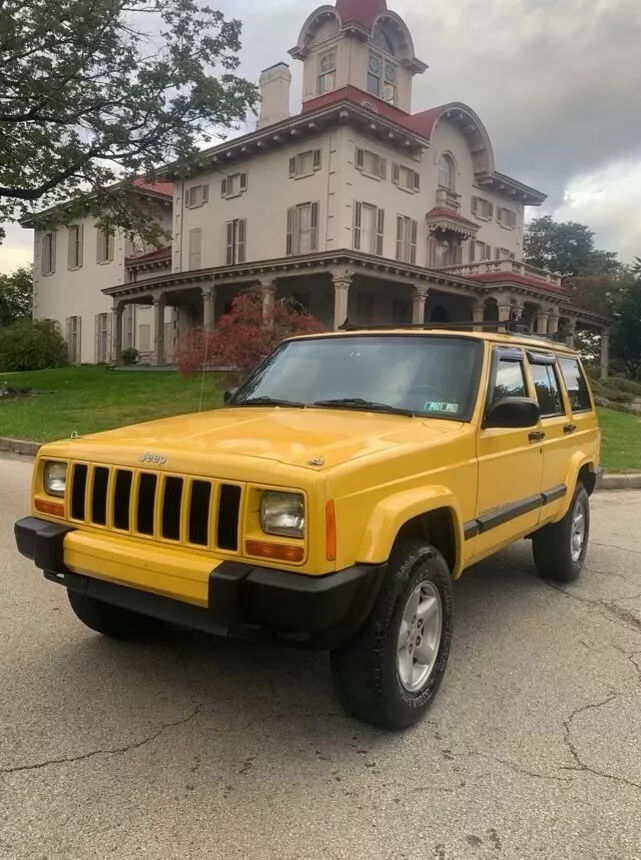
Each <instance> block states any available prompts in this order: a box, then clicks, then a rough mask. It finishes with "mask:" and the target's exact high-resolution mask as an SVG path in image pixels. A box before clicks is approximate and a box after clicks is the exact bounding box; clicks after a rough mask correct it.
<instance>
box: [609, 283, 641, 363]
mask: <svg viewBox="0 0 641 860" xmlns="http://www.w3.org/2000/svg"><path fill="white" fill-rule="evenodd" d="M612 357H613V358H618V359H619V360H620V361H622V362H623V364H624V365H625V368H626V370H627V371H628V374H629V376H630V379H636V378H637V374H638V372H639V369H640V368H641V277H640V278H638V279H637V280H636V281H634V282H633V284H631V285H630V286H629V287H628V289H627V290H626V292H625V295H624V296H623V298H622V300H621V302H620V303H619V307H618V309H617V319H616V321H615V323H614V327H613V329H612Z"/></svg>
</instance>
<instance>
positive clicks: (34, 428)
mask: <svg viewBox="0 0 641 860" xmlns="http://www.w3.org/2000/svg"><path fill="white" fill-rule="evenodd" d="M0 382H6V383H8V384H9V385H14V386H16V387H24V388H31V390H32V392H37V395H36V396H32V397H25V398H22V399H18V400H11V401H5V402H2V401H0V436H8V437H9V438H12V439H24V440H28V441H36V442H50V441H52V440H55V439H63V438H65V437H68V436H70V435H71V433H73V432H74V431H76V432H77V433H79V434H81V435H83V434H85V433H93V432H97V431H99V430H110V429H112V428H114V427H122V426H124V425H126V424H136V423H139V422H142V421H148V420H151V419H153V418H163V417H166V416H169V415H180V414H182V413H186V412H197V411H198V409H199V406H200V399H201V391H202V392H203V399H202V402H203V409H212V408H215V407H218V406H220V405H221V402H222V393H221V388H222V382H221V379H220V377H219V376H216V375H214V374H210V373H208V374H206V375H205V379H204V390H203V380H202V378H200V377H199V378H197V379H189V380H184V379H182V378H181V377H180V376H179V375H178V374H177V373H174V372H167V373H152V372H149V373H146V372H129V373H127V372H125V371H118V372H114V371H110V370H108V369H107V368H105V367H74V368H66V369H64V370H42V371H38V372H34V373H15V374H11V373H9V374H1V375H0Z"/></svg>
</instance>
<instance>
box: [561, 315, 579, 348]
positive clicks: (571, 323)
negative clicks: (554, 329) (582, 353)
mask: <svg viewBox="0 0 641 860" xmlns="http://www.w3.org/2000/svg"><path fill="white" fill-rule="evenodd" d="M564 330H565V343H566V345H567V346H569V347H570V349H574V336H575V334H576V320H575V319H568V321H567V324H566V326H565V329H564Z"/></svg>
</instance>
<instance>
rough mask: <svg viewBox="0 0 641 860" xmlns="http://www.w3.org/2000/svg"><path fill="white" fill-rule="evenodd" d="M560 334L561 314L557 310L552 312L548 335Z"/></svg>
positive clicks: (549, 319)
mask: <svg viewBox="0 0 641 860" xmlns="http://www.w3.org/2000/svg"><path fill="white" fill-rule="evenodd" d="M558 333H559V312H558V311H555V310H551V311H550V316H549V317H548V334H558Z"/></svg>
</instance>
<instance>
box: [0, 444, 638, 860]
mask: <svg viewBox="0 0 641 860" xmlns="http://www.w3.org/2000/svg"><path fill="white" fill-rule="evenodd" d="M29 474H30V466H29V464H28V463H25V462H20V461H17V460H0V596H1V600H0V857H2V858H3V860H4V858H8V860H22V858H29V860H45V858H46V860H53V858H65V860H89V858H100V860H104V859H105V858H109V857H115V858H118V860H130V858H132V860H133V858H143V857H145V858H152V860H173V858H175V859H176V860H194V858H198V860H201V858H202V860H241V858H242V860H246V858H252V860H263V858H268V860H272V858H273V860H316V858H322V860H335V858H349V860H365V859H366V858H367V860H378V858H381V860H432V858H436V860H468V858H469V860H477V858H478V860H482V858H493V860H531V859H532V858H550V860H565V858H572V860H592V858H594V860H597V858H598V860H633V858H641V813H640V810H641V571H640V568H639V562H640V560H641V536H640V535H639V523H640V522H641V494H634V493H620V494H616V493H615V494H603V495H599V496H597V497H596V498H595V499H594V500H593V541H592V549H591V552H590V556H589V563H588V569H587V571H586V573H585V576H584V578H583V579H582V581H581V582H580V584H577V585H573V586H570V587H567V588H566V589H564V590H557V589H554V588H552V587H551V586H550V585H548V584H546V583H544V582H542V581H540V580H538V579H537V578H535V576H534V570H533V566H532V562H531V555H530V548H529V545H528V544H525V543H524V544H520V545H518V546H516V547H514V548H513V549H511V550H509V551H507V552H505V553H503V554H502V555H501V556H500V557H498V558H497V559H494V560H492V561H491V562H488V563H484V564H483V565H481V566H480V567H478V568H476V569H475V570H473V571H469V572H468V573H467V574H466V575H465V577H464V579H463V580H462V581H461V582H460V583H458V584H457V586H456V598H457V613H458V618H457V626H456V633H455V644H454V648H453V653H452V658H451V662H450V667H449V671H448V675H447V678H446V681H445V683H444V686H443V688H442V691H441V694H440V697H439V699H438V702H437V704H435V706H434V707H433V709H432V711H431V712H430V714H429V718H428V719H427V721H425V722H424V723H422V724H421V725H420V726H419V727H418V728H416V729H414V730H412V731H411V732H409V733H407V734H404V735H400V736H399V735H386V734H384V733H382V732H379V731H375V730H373V729H370V728H368V727H364V726H363V725H361V724H358V723H355V722H353V721H351V720H349V719H348V718H346V717H345V716H344V715H343V713H342V712H341V711H340V709H339V707H338V706H337V704H336V702H335V700H334V697H333V693H332V688H331V682H330V676H329V671H328V665H327V660H326V658H325V657H324V656H322V655H321V656H319V655H312V654H305V653H297V652H288V651H284V650H280V649H276V648H265V647H262V646H261V647H260V648H257V647H255V646H252V645H248V644H244V643H243V644H228V643H225V642H221V641H217V640H210V639H207V638H205V637H204V636H200V635H193V634H191V633H184V632H181V631H174V632H171V633H170V634H168V635H165V636H163V637H162V638H160V639H159V640H156V641H153V642H147V643H145V644H140V645H135V646H131V645H120V644H114V643H112V642H109V641H107V640H105V639H101V638H100V637H99V636H95V635H93V634H92V633H91V632H89V631H88V630H85V629H84V628H83V627H82V626H81V625H80V624H79V623H78V622H77V621H76V620H75V619H74V618H73V617H72V615H71V612H70V610H69V609H68V607H67V602H66V596H65V593H64V591H63V590H62V589H59V588H58V587H57V586H54V585H51V584H49V583H46V582H45V581H44V580H43V579H42V577H41V576H40V575H39V574H38V573H37V572H36V571H35V570H34V568H33V567H32V565H31V564H30V563H29V562H27V561H26V560H24V559H21V558H20V557H19V556H18V555H17V554H16V552H15V550H14V545H13V537H12V526H13V521H14V519H15V518H16V517H17V516H20V515H21V514H23V513H24V512H26V509H27V492H28V480H29Z"/></svg>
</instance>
